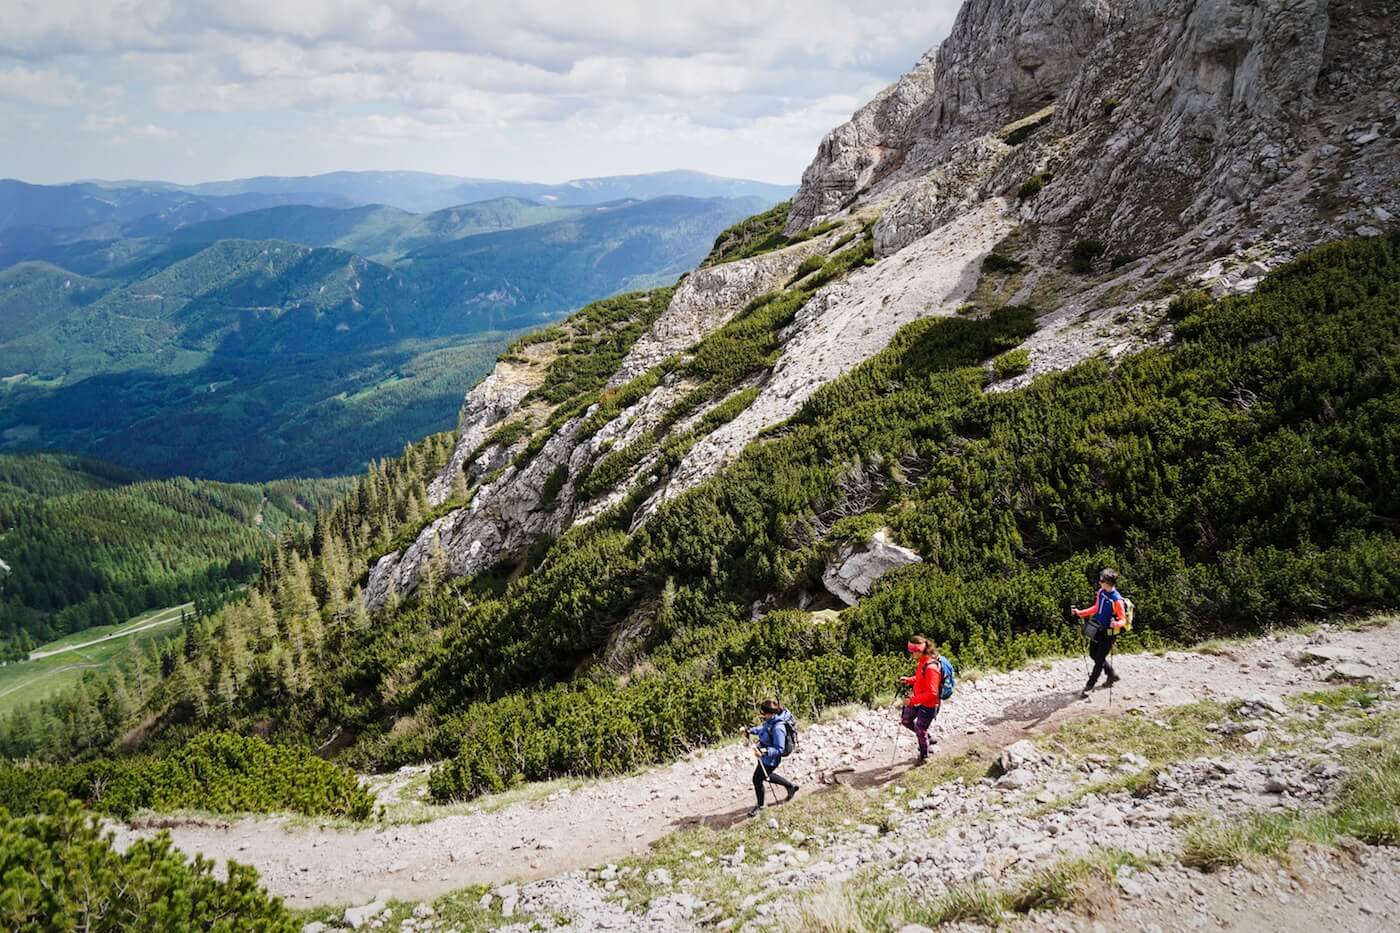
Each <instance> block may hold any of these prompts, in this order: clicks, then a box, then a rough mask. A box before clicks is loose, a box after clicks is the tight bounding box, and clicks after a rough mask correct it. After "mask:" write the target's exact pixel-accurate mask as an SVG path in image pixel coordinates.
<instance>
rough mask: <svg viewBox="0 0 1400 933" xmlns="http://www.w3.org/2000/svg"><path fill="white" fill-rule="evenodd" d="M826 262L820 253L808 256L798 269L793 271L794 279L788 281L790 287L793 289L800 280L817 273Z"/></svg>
mask: <svg viewBox="0 0 1400 933" xmlns="http://www.w3.org/2000/svg"><path fill="white" fill-rule="evenodd" d="M825 261H826V257H825V256H822V255H821V254H819V253H818V254H813V255H811V256H808V257H807V258H806V259H804V260H802V262H801V263H800V264H799V265H798V267H797V268H796V269H794V270H793V272H792V277H791V278H790V279H788V287H791V286H792V285H794V284H795V283H796V282H798V281H799V280H801V279H803V278H806V277H807V276H808V275H810V274H811V273H813V272H816V271H817V270H818V269H820V268H821V267H822V263H824V262H825Z"/></svg>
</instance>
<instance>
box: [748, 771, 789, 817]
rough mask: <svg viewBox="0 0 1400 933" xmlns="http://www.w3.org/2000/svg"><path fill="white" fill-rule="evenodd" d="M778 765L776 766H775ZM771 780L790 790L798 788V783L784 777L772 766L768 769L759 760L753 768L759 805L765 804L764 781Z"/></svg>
mask: <svg viewBox="0 0 1400 933" xmlns="http://www.w3.org/2000/svg"><path fill="white" fill-rule="evenodd" d="M775 767H776V766H775ZM764 781H769V782H771V783H773V784H777V785H778V786H779V787H786V788H788V789H789V790H797V785H796V784H794V783H792V782H791V781H789V780H788V779H787V778H785V777H783V776H782V775H781V774H779V773H778V772H777V771H774V770H773V769H772V768H769V769H766V770H765V768H764V765H763V763H762V762H759V764H758V765H757V766H755V767H754V769H753V793H754V796H755V797H757V798H758V805H759V806H760V807H761V806H763V782H764Z"/></svg>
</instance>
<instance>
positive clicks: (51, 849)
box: [0, 792, 300, 933]
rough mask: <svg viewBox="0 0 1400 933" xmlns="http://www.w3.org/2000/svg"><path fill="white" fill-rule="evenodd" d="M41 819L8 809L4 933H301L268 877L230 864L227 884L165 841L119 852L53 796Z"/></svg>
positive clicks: (2, 873)
mask: <svg viewBox="0 0 1400 933" xmlns="http://www.w3.org/2000/svg"><path fill="white" fill-rule="evenodd" d="M38 811H39V812H36V813H34V814H32V815H28V816H11V815H10V814H9V813H7V812H6V811H5V810H4V809H3V808H0V878H4V879H5V884H4V892H3V893H0V927H3V928H4V929H6V930H13V931H16V933H31V931H32V933H39V931H48V930H88V931H93V933H117V931H124V930H207V931H211V933H244V931H247V933H295V931H296V930H298V929H299V928H300V924H298V923H296V922H295V921H294V920H293V919H292V916H291V914H290V913H288V911H287V909H286V908H285V907H283V906H282V902H281V900H280V899H278V898H275V897H272V896H270V895H269V894H268V893H267V892H266V891H264V890H263V889H262V888H261V887H259V885H258V873H257V872H256V871H254V870H253V869H252V868H249V867H248V866H246V865H239V864H237V863H235V862H229V864H228V875H227V880H220V879H219V878H218V877H216V876H215V874H214V863H213V862H211V861H209V860H208V859H205V858H203V857H201V856H196V857H195V858H194V859H193V860H192V861H190V860H187V859H186V858H185V856H184V854H183V853H181V852H179V851H177V850H176V849H175V848H174V846H173V845H171V842H170V837H169V836H167V835H165V834H164V833H162V834H161V835H159V836H157V837H156V838H154V839H138V840H136V841H135V842H133V843H132V844H131V845H130V846H129V847H128V848H127V850H126V851H125V852H121V853H119V852H117V850H116V849H115V848H114V847H113V845H112V836H111V834H104V833H103V832H102V829H101V826H100V824H99V822H98V820H97V819H96V818H94V817H92V816H90V815H88V814H85V813H84V812H83V810H82V807H81V806H80V805H79V804H78V803H77V801H74V800H71V799H68V798H67V797H65V796H64V795H62V794H60V793H56V792H51V793H49V794H48V795H46V796H45V797H44V799H43V800H42V802H41V804H40V806H39V807H38Z"/></svg>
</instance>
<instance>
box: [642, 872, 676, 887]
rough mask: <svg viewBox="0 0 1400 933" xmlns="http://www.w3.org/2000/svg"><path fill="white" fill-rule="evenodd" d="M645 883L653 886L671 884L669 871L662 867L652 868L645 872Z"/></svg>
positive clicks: (667, 885)
mask: <svg viewBox="0 0 1400 933" xmlns="http://www.w3.org/2000/svg"><path fill="white" fill-rule="evenodd" d="M647 884H649V885H651V886H652V887H653V888H666V887H670V886H671V873H670V872H669V871H667V870H666V869H664V868H653V869H652V870H651V871H649V872H647Z"/></svg>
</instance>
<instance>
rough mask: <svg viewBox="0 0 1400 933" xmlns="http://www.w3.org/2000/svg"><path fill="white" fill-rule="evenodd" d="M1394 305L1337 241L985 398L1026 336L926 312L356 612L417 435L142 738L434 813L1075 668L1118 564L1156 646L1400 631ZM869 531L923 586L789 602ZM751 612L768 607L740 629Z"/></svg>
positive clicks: (1381, 278)
mask: <svg viewBox="0 0 1400 933" xmlns="http://www.w3.org/2000/svg"><path fill="white" fill-rule="evenodd" d="M799 300H800V299H799ZM1397 306H1400V238H1396V237H1390V238H1378V239H1374V240H1370V241H1365V242H1349V243H1341V244H1335V245H1332V246H1327V247H1323V248H1321V249H1318V250H1316V251H1314V252H1312V253H1309V254H1307V255H1305V256H1304V257H1302V258H1300V259H1299V260H1297V261H1295V262H1293V263H1292V264H1290V265H1288V266H1286V267H1284V268H1282V269H1280V270H1278V271H1276V272H1274V273H1273V274H1271V275H1270V276H1269V278H1267V279H1266V280H1265V281H1264V282H1263V283H1262V284H1261V285H1260V286H1259V288H1258V290H1257V291H1256V292H1255V293H1254V294H1252V295H1249V296H1244V297H1238V298H1230V299H1226V300H1223V301H1218V302H1216V301H1210V300H1209V299H1207V298H1205V297H1204V296H1202V295H1200V294H1199V293H1194V292H1189V291H1187V292H1183V293H1182V294H1181V295H1179V296H1178V298H1177V300H1176V301H1174V303H1173V305H1172V317H1173V319H1174V320H1173V326H1174V336H1173V338H1172V340H1171V342H1170V343H1169V344H1168V345H1166V346H1163V347H1160V348H1158V349H1150V350H1145V351H1143V352H1140V353H1137V354H1135V355H1131V356H1128V357H1125V358H1123V359H1121V360H1119V361H1118V362H1117V363H1115V364H1110V363H1109V362H1107V361H1103V360H1094V361H1090V362H1087V363H1083V364H1080V365H1078V366H1076V367H1074V368H1072V369H1070V370H1068V371H1066V372H1063V373H1059V374H1054V375H1049V376H1045V377H1042V378H1040V379H1037V380H1036V381H1035V382H1034V383H1033V384H1031V385H1030V386H1029V387H1028V388H1025V389H1019V390H1015V391H1010V392H1004V393H993V394H989V393H987V392H986V391H985V389H984V385H985V383H986V381H987V379H988V375H987V368H986V367H987V363H988V361H990V360H991V359H992V358H994V357H996V356H997V355H999V354H1001V353H1002V352H1004V351H1005V350H1006V348H1007V347H1009V346H1013V345H1015V344H1016V343H1018V342H1019V341H1020V340H1022V339H1023V338H1024V337H1025V336H1026V335H1027V334H1028V333H1029V332H1030V331H1031V329H1032V327H1033V323H1034V314H1033V312H1031V311H1030V310H1028V309H1021V308H1014V307H1013V308H1007V309H1003V310H1000V311H995V312H991V313H983V314H979V315H974V316H971V317H964V318H955V319H937V320H924V321H919V322H916V323H914V324H911V325H909V326H908V327H906V328H905V329H904V330H903V331H901V332H900V334H899V335H898V337H897V338H896V340H895V341H894V343H893V344H892V345H891V346H890V347H889V348H888V349H887V350H886V351H884V352H882V353H880V354H878V355H877V356H875V357H874V358H872V359H871V360H869V361H868V362H866V363H865V364H864V365H862V366H861V367H859V368H857V369H856V370H855V371H854V372H853V373H851V374H850V375H849V376H847V377H844V378H842V379H839V380H837V381H836V382H834V383H832V384H830V385H828V386H826V387H824V388H823V389H821V390H820V391H819V392H817V393H816V394H815V395H814V396H813V397H812V398H811V400H810V401H808V402H807V403H806V404H805V405H804V406H803V407H802V409H801V410H800V412H799V413H798V414H797V415H796V416H795V417H793V418H792V419H790V420H789V421H788V422H786V423H785V424H783V425H781V426H779V427H778V428H777V429H775V430H773V431H770V432H769V433H768V435H767V436H766V437H765V438H763V439H761V440H760V441H759V442H757V443H755V444H754V445H752V446H751V447H750V448H749V449H748V450H747V451H746V452H745V453H744V454H743V456H742V457H740V459H739V460H738V461H737V462H736V463H735V464H733V465H732V466H730V467H729V468H727V469H725V470H724V471H723V472H722V473H721V474H720V475H718V476H717V477H715V478H714V479H712V480H710V481H708V482H706V483H704V484H702V485H701V486H699V487H698V488H696V489H694V490H692V491H691V492H689V493H687V494H685V495H682V496H680V497H678V498H676V499H674V500H672V501H670V502H667V503H665V504H664V505H662V506H661V507H660V509H659V510H658V511H657V512H656V513H655V514H654V515H653V516H652V517H651V518H650V519H649V520H648V521H647V522H645V523H644V524H642V525H641V526H640V528H638V529H636V530H634V531H631V532H629V529H630V528H631V527H632V523H633V520H634V518H635V516H634V510H635V509H636V508H637V506H638V505H639V504H640V502H641V501H642V500H643V498H644V496H645V494H646V491H647V490H646V488H638V489H635V490H633V491H632V494H630V495H629V496H628V497H627V498H626V499H625V500H624V501H623V502H622V503H621V504H620V505H618V506H617V507H615V508H614V509H612V510H610V511H609V512H607V513H606V514H604V515H603V516H601V517H600V518H598V519H596V520H594V521H592V522H591V523H588V524H583V525H579V526H576V527H574V528H571V529H570V530H568V531H567V532H565V533H564V535H563V536H562V537H561V538H560V539H559V540H557V541H555V542H552V543H549V544H548V546H541V547H537V548H535V549H533V550H532V551H531V552H530V553H528V554H523V555H519V557H518V558H516V559H514V560H512V561H510V562H508V563H506V564H503V565H501V566H498V567H496V568H493V570H492V571H491V572H489V573H486V574H482V575H479V576H477V577H475V578H470V579H453V580H444V579H443V578H442V576H441V575H440V574H437V573H434V572H431V568H430V572H429V573H428V574H427V577H426V579H425V581H424V583H423V585H422V586H420V588H419V590H418V592H416V593H415V594H414V596H413V597H412V598H410V599H407V600H400V599H398V598H393V599H391V600H390V602H389V604H388V605H386V606H385V608H384V609H382V610H380V611H379V612H377V613H376V614H375V615H374V616H373V617H370V616H368V615H367V614H366V613H365V612H364V610H363V607H362V605H361V603H360V602H359V601H358V600H357V599H355V596H356V595H357V594H356V586H357V584H358V582H359V579H360V578H358V577H357V575H358V574H360V573H362V572H363V571H362V568H363V567H364V566H365V564H364V560H365V559H368V558H369V557H370V556H372V555H374V554H377V553H382V552H383V551H384V550H386V549H390V548H395V547H399V546H401V544H402V543H403V542H405V541H406V540H410V539H411V538H412V537H413V535H414V533H415V531H416V529H417V528H418V527H421V526H422V525H423V524H424V522H425V521H426V519H427V518H428V517H429V514H428V512H427V509H426V508H425V506H424V504H423V484H424V482H425V480H426V479H427V478H428V477H430V476H432V475H433V473H434V464H439V463H442V462H445V460H446V456H447V454H448V452H449V449H450V447H449V444H450V442H449V441H448V439H446V438H440V439H435V440H430V441H429V442H426V444H425V445H420V446H418V447H415V448H414V449H412V450H411V451H410V452H409V453H408V454H407V455H406V456H405V457H404V458H402V459H401V460H399V461H397V462H395V463H393V464H386V465H384V466H382V467H376V469H375V470H373V471H372V472H371V474H370V475H369V476H368V477H366V478H365V479H363V480H362V481H361V483H360V486H359V489H358V491H357V492H356V493H355V494H354V495H352V496H351V497H349V498H348V499H346V500H345V502H344V503H342V505H341V506H339V507H338V508H337V509H335V510H332V511H331V512H329V513H326V514H325V516H324V517H323V519H322V520H321V521H319V522H318V523H317V527H316V529H315V531H314V533H312V534H310V535H308V536H306V537H303V538H300V539H293V540H289V541H287V542H286V544H285V546H284V548H283V550H282V552H281V553H282V556H281V557H280V558H279V560H278V562H277V567H276V571H275V573H274V574H273V576H272V578H271V579H269V580H266V581H265V582H264V583H263V584H260V585H259V587H258V588H257V589H256V591H255V593H254V594H253V596H252V597H251V598H250V600H249V601H248V602H247V603H246V604H244V605H238V606H232V607H229V608H228V609H226V610H224V611H223V612H222V613H220V614H219V615H218V616H217V617H216V618H213V619H210V620H207V621H205V622H203V623H200V624H199V625H197V626H196V627H195V628H194V629H193V630H192V632H191V634H190V635H189V636H188V637H187V638H186V639H185V642H184V644H183V645H182V646H181V647H180V648H179V650H178V653H177V654H176V655H175V664H174V667H173V668H172V669H171V670H170V671H167V672H166V673H167V674H169V676H166V677H164V678H162V679H156V678H154V677H149V678H147V679H146V682H145V686H144V688H143V693H142V696H141V703H140V704H138V705H142V706H143V709H144V712H143V713H142V714H141V715H143V716H151V715H156V716H158V717H160V720H161V722H162V727H161V728H159V729H157V730H155V731H154V733H153V734H152V737H151V739H150V741H151V742H152V743H154V746H155V747H160V746H162V745H163V744H164V743H165V742H168V741H173V740H174V739H175V738H176V737H178V736H182V735H187V734H190V733H191V732H194V731H198V730H202V729H208V728H215V727H225V726H229V727H233V728H246V727H247V726H248V725H249V724H250V723H252V722H254V721H257V722H260V723H264V724H271V728H272V729H273V732H274V734H276V735H278V736H281V737H284V738H286V739H293V738H295V737H302V739H303V740H315V741H317V742H318V743H319V742H320V741H323V738H324V737H325V736H328V735H330V734H333V733H338V734H341V735H342V736H343V735H345V733H346V732H347V731H348V732H349V733H351V734H352V735H353V739H354V742H353V746H352V748H351V750H350V753H349V760H351V761H354V762H357V763H360V764H366V765H380V766H387V765H396V764H400V763H405V762H410V761H419V760H424V759H429V760H431V759H434V758H441V757H450V758H451V759H452V760H451V761H449V762H448V763H447V764H446V765H444V766H443V767H442V768H440V769H439V770H438V772H436V774H435V776H434V788H435V790H436V792H437V793H438V794H440V795H441V796H444V797H453V796H461V795H470V794H474V793H478V792H481V791H483V790H489V789H493V788H499V787H502V786H505V785H507V784H509V783H511V782H512V781H515V780H519V779H521V778H525V779H539V778H543V777H548V776H550V775H555V774H561V773H596V772H599V771H612V770H617V769H622V768H627V767H631V766H634V765H636V764H640V763H643V762H646V761H652V760H656V759H658V758H666V757H669V756H671V755H673V754H676V753H677V752H679V751H682V750H683V749H685V748H688V747H691V746H693V745H695V744H698V743H703V742H708V741H713V740H715V739H717V738H718V737H720V736H722V735H724V734H725V733H726V732H727V731H728V730H730V729H732V728H734V727H735V726H736V725H738V724H739V723H740V722H741V721H743V720H745V719H746V717H747V716H748V714H749V710H750V709H751V703H752V700H753V699H754V698H755V697H757V696H760V695H765V694H768V693H777V694H778V695H780V696H781V697H782V698H783V699H784V701H785V702H786V703H787V704H788V705H790V706H791V707H793V708H795V709H797V710H799V711H806V713H810V711H811V710H812V709H813V708H815V707H818V706H821V705H825V704H830V703H837V702H841V701H844V700H849V699H869V698H870V697H872V696H873V695H874V694H875V693H876V692H878V690H879V689H881V687H882V686H883V685H884V684H887V683H888V680H889V677H890V675H891V673H892V671H893V670H894V669H895V668H896V667H897V666H898V665H900V664H901V663H902V662H901V660H900V657H899V655H898V654H897V653H896V652H897V651H898V650H899V649H900V648H901V647H902V644H903V638H904V636H905V635H907V634H908V633H909V632H910V631H913V630H919V631H923V632H926V633H928V634H929V635H930V636H931V637H933V638H935V639H936V640H937V641H938V643H939V644H940V646H942V647H943V648H944V649H945V651H946V652H947V653H949V654H950V655H951V656H952V657H953V658H954V659H955V660H956V661H957V663H958V664H959V665H961V666H963V667H969V666H996V665H1002V664H1007V663H1013V662H1015V661H1016V660H1018V659H1021V658H1024V657H1026V656H1029V655H1035V654H1041V653H1045V652H1056V651H1063V650H1073V649H1075V648H1076V647H1077V645H1078V640H1077V639H1078V635H1077V628H1074V627H1072V626H1069V625H1067V624H1066V622H1065V619H1064V610H1065V607H1066V606H1068V605H1069V604H1070V603H1071V602H1076V601H1079V602H1082V601H1083V600H1084V599H1085V598H1086V596H1087V593H1088V592H1089V590H1090V586H1091V583H1090V580H1091V574H1092V573H1093V572H1094V571H1095V570H1096V569H1097V568H1098V567H1100V566H1103V565H1105V564H1113V565H1115V566H1117V567H1119V568H1120V570H1121V571H1122V573H1123V578H1124V581H1125V587H1124V588H1125V590H1127V591H1128V592H1130V593H1131V594H1132V595H1133V596H1134V598H1135V599H1136V601H1137V604H1138V607H1139V623H1138V631H1137V633H1136V635H1135V636H1134V637H1135V638H1137V639H1139V640H1140V641H1146V642H1149V643H1174V642H1180V641H1183V640H1188V639H1194V638H1199V637H1201V636H1202V635H1205V634H1208V633H1215V632H1235V631H1245V630H1255V629H1259V628H1261V627H1264V626H1268V625H1273V624H1279V623H1284V622H1288V621H1291V620H1298V619H1304V618H1308V617H1311V616H1315V615H1317V614H1335V613H1338V612H1347V611H1356V610H1364V609H1369V608H1374V607H1379V606H1393V605H1396V604H1397V603H1400V575H1397V571H1396V568H1397V567H1400V539H1397V537H1396V535H1395V532H1394V529H1395V523H1396V521H1397V519H1400V500H1397V499H1396V497H1395V495H1394V494H1393V493H1391V492H1389V490H1394V489H1396V488H1400V474H1397V469H1400V464H1397V463H1396V461H1395V457H1394V451H1395V450H1397V449H1400V437H1397V435H1396V433H1395V432H1396V428H1395V427H1394V425H1396V424H1400V417H1397V416H1400V316H1397V315H1396V314H1395V313H1394V309H1395V308H1396V307H1397ZM755 313H757V312H755ZM776 326H780V325H776ZM701 358H703V355H702V354H697V355H696V356H695V359H696V360H699V359H701ZM743 358H746V357H744V356H743V355H742V354H740V356H738V357H735V359H743ZM692 365H693V364H692ZM725 371H729V370H727V369H726V370H725ZM625 391H626V390H625V389H624V390H623V392H625ZM603 401H604V404H607V402H608V399H607V398H606V397H605V399H604V400H603ZM665 469H666V468H665V467H664V466H662V467H659V468H658V472H659V473H661V472H664V470H665ZM488 481H489V480H488ZM659 481H660V477H659V476H653V477H652V479H651V482H659ZM470 494H471V493H470V492H467V493H465V494H464V493H463V492H462V491H461V490H460V489H459V490H458V492H457V493H456V497H455V498H454V501H453V503H452V504H454V505H455V504H459V503H460V502H461V501H464V498H463V497H464V495H470ZM439 511H441V510H439ZM879 525H887V526H889V527H890V528H891V529H892V530H893V532H894V534H895V536H896V538H897V539H898V540H899V541H901V542H905V543H908V544H909V545H911V546H913V547H915V548H916V549H917V550H918V551H919V552H920V553H921V554H923V555H924V558H925V560H924V563H922V564H920V565H917V566H915V567H913V568H910V569H908V570H906V571H903V572H900V573H896V574H892V575H890V577H889V578H888V579H886V580H884V581H882V584H881V585H880V587H879V588H878V589H877V591H876V593H875V594H874V595H873V596H872V597H870V598H869V599H867V600H865V601H864V602H862V603H861V604H860V605H858V606H856V607H854V608H852V609H850V610H848V611H847V612H845V613H843V614H842V615H841V617H840V619H839V620H838V621H827V622H825V623H822V624H816V623H815V622H814V620H813V619H812V618H810V617H809V616H808V615H807V614H806V613H803V612H798V611H793V610H790V609H783V608H782V607H784V606H793V605H794V604H795V603H796V602H797V601H798V600H799V598H800V597H801V594H802V593H804V592H811V591H813V590H814V589H815V588H816V587H817V586H818V585H819V584H818V582H817V579H816V577H817V575H818V574H819V571H820V567H821V565H822V560H823V557H824V556H825V555H826V554H827V553H828V552H829V551H831V550H832V549H833V548H834V547H835V546H837V545H838V544H839V543H840V542H841V541H843V540H847V539H849V538H853V537H857V536H860V535H862V534H864V533H866V532H868V530H869V529H870V528H872V527H876V526H879ZM756 600H758V601H764V602H765V603H766V604H767V605H768V606H769V607H771V609H772V610H779V611H769V613H768V614H767V615H766V616H765V617H764V619H763V621H762V623H761V624H754V623H753V622H752V621H750V611H751V610H750V607H751V605H752V604H753V603H754V602H755V601H756ZM128 683H129V681H128ZM123 689H130V687H129V686H124V687H123ZM66 715H69V713H65V711H64V707H63V705H62V704H57V703H55V704H50V705H49V706H48V707H47V709H46V711H43V712H39V713H36V714H35V718H31V719H30V722H31V723H39V724H40V725H36V726H32V727H31V728H32V732H31V733H30V734H29V735H28V736H27V737H26V736H20V735H17V734H15V733H14V732H13V731H11V732H10V733H9V734H7V735H5V736H4V748H5V750H6V752H7V753H8V754H12V755H13V754H16V753H24V754H35V755H39V756H41V757H54V758H64V757H67V756H68V755H70V754H71V752H70V751H69V750H67V749H58V748H55V747H53V746H52V745H50V744H48V743H46V742H45V740H44V739H43V736H44V735H45V734H46V733H47V732H54V731H58V730H57V729H49V728H45V727H43V726H42V725H41V724H42V722H43V721H44V717H45V716H47V717H58V721H60V722H61V721H62V719H63V717H64V716H66ZM128 724H129V723H128V722H123V721H113V722H110V723H109V724H108V726H107V732H106V738H105V739H103V738H102V737H101V736H100V735H95V736H94V738H93V741H92V742H91V743H89V744H88V745H87V746H86V751H87V753H88V754H91V753H93V752H97V751H100V750H101V749H102V748H103V747H107V748H111V747H112V746H110V745H109V744H106V743H110V742H111V741H112V740H114V739H115V737H116V736H117V735H119V734H121V732H122V731H123V730H124V729H125V728H126V727H127V725H128Z"/></svg>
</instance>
